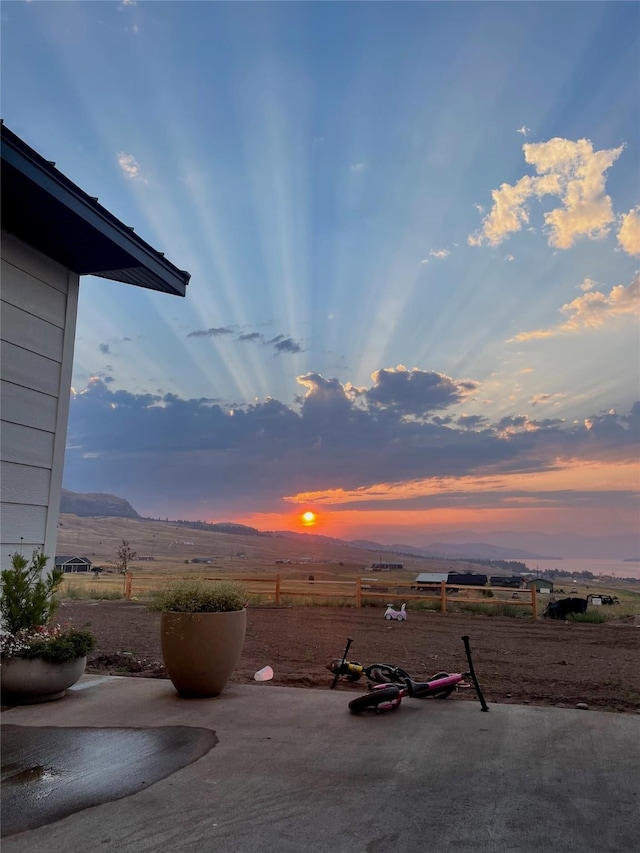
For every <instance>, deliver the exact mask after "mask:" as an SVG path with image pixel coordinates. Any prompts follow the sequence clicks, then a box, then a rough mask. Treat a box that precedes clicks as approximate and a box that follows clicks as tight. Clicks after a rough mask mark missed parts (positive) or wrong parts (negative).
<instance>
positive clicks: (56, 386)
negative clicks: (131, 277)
mask: <svg viewBox="0 0 640 853" xmlns="http://www.w3.org/2000/svg"><path fill="white" fill-rule="evenodd" d="M0 294H1V305H0V308H1V310H2V315H1V325H0V338H1V341H0V345H1V348H2V350H1V364H2V385H1V389H0V394H1V399H0V419H1V424H0V427H1V430H2V432H1V434H0V439H1V440H0V477H1V480H0V496H1V500H2V506H1V512H2V514H1V517H0V527H1V532H2V537H1V538H2V543H1V545H0V547H1V549H2V550H1V552H0V563H1V565H2V567H3V568H4V567H5V566H6V565H7V564H8V562H9V555H10V554H12V553H13V552H14V551H16V550H22V552H23V553H24V555H25V556H29V555H30V554H31V552H32V550H33V549H34V548H36V547H37V548H42V549H43V550H44V553H45V554H46V555H47V556H48V557H49V558H50V559H49V568H51V567H53V558H54V557H55V553H56V538H57V525H58V512H59V509H60V492H61V488H62V470H63V465H64V448H65V442H66V437H67V419H68V414H69V391H70V387H71V368H72V362H73V346H74V340H75V330H76V311H77V307H78V276H77V275H76V274H75V273H72V272H71V271H70V270H68V269H65V268H64V267H62V266H60V264H58V263H56V262H55V261H52V260H51V259H50V258H47V257H46V256H45V255H42V254H41V253H40V252H37V251H35V250H34V249H32V248H31V247H29V246H27V245H26V244H25V243H22V242H21V241H20V240H17V239H16V238H15V237H13V236H12V235H10V234H7V233H5V232H2V290H1V292H0Z"/></svg>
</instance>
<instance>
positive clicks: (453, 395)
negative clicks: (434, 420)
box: [364, 364, 477, 417]
mask: <svg viewBox="0 0 640 853" xmlns="http://www.w3.org/2000/svg"><path fill="white" fill-rule="evenodd" d="M371 378H372V379H373V386H372V387H371V388H369V389H368V390H367V391H366V392H365V393H364V397H365V398H366V401H367V403H368V404H370V405H372V406H377V407H380V408H384V409H391V410H393V411H395V412H396V413H398V414H400V415H403V416H406V415H415V416H418V417H424V416H425V415H426V414H427V413H428V412H432V411H434V410H435V409H445V408H447V407H448V406H452V405H455V404H456V403H460V402H462V400H464V399H465V398H466V397H467V396H468V395H469V394H470V393H471V392H472V391H475V390H476V388H477V384H476V383H475V382H471V381H469V380H454V379H451V377H449V376H445V375H444V374H442V373H435V372H433V371H426V370H420V369H419V368H417V367H414V368H413V369H412V370H407V368H406V367H404V366H403V365H401V364H400V365H398V367H395V368H394V367H387V368H382V369H380V370H376V371H375V373H373V374H372V376H371Z"/></svg>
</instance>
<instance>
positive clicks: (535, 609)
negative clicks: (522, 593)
mask: <svg viewBox="0 0 640 853" xmlns="http://www.w3.org/2000/svg"><path fill="white" fill-rule="evenodd" d="M537 591H538V590H537V589H536V585H535V584H534V583H533V584H531V610H532V611H533V621H534V622H535V621H536V619H537V618H538V600H537V598H536V593H537Z"/></svg>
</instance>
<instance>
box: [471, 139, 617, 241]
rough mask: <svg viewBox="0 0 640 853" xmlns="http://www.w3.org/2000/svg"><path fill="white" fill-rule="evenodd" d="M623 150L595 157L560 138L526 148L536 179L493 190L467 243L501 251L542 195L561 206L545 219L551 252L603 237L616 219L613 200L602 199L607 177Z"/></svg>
mask: <svg viewBox="0 0 640 853" xmlns="http://www.w3.org/2000/svg"><path fill="white" fill-rule="evenodd" d="M622 148H623V146H620V147H619V148H610V149H603V150H602V151H594V149H593V145H592V143H591V142H590V141H589V140H588V139H580V140H578V141H577V142H572V141H571V140H569V139H561V138H559V137H556V138H554V139H550V140H549V141H548V142H537V143H525V144H524V145H523V146H522V150H523V152H524V158H525V161H526V162H527V163H528V164H529V165H532V166H534V167H535V169H536V172H537V175H536V176H530V175H525V176H524V177H522V178H520V180H519V181H517V182H516V183H515V184H513V185H511V184H502V185H501V186H500V188H499V189H497V190H493V191H492V193H491V195H492V198H493V206H492V208H491V211H490V212H489V213H488V215H487V216H486V217H485V218H484V220H483V223H482V227H481V228H480V230H479V231H477V232H476V233H475V234H471V235H470V236H469V238H468V243H469V244H470V245H471V246H480V245H482V244H484V243H488V244H489V245H490V246H497V245H499V244H500V243H502V241H503V240H505V239H506V238H507V237H508V235H509V234H511V233H512V232H515V231H520V230H521V228H522V227H523V225H528V224H529V211H528V209H527V206H526V205H527V202H528V201H529V200H530V199H534V198H542V197H543V196H545V195H554V196H557V197H558V198H559V199H560V202H561V206H560V207H556V208H554V209H553V210H550V211H549V212H547V213H546V214H545V216H544V220H545V225H546V228H547V232H548V240H549V245H550V246H553V247H555V248H557V249H568V248H570V247H571V246H572V245H573V244H574V242H575V241H576V239H577V238H579V237H587V238H589V239H599V238H601V237H604V236H605V235H606V234H607V233H608V230H609V225H610V224H611V223H612V222H613V221H614V218H615V217H614V214H613V208H612V204H611V198H610V197H609V196H608V195H606V194H605V172H606V171H607V169H609V167H610V166H611V165H612V164H613V163H614V162H615V161H616V160H617V158H618V157H619V156H620V154H621V152H622Z"/></svg>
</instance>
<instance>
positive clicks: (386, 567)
mask: <svg viewBox="0 0 640 853" xmlns="http://www.w3.org/2000/svg"><path fill="white" fill-rule="evenodd" d="M396 569H404V563H371V565H370V566H369V570H370V571H372V572H391V571H394V570H396Z"/></svg>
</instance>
